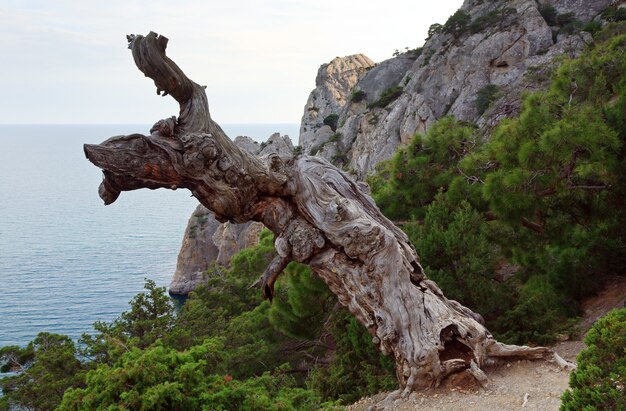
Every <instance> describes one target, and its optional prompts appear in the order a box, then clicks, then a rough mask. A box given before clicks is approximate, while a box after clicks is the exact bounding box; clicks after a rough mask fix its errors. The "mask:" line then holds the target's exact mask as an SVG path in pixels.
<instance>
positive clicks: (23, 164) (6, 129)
mask: <svg viewBox="0 0 626 411" xmlns="http://www.w3.org/2000/svg"><path fill="white" fill-rule="evenodd" d="M149 128H150V125H137V124H134V125H129V124H124V125H0V144H1V145H0V285H1V288H0V347H1V346H6V345H19V346H25V345H26V344H28V342H29V341H31V340H32V339H33V338H35V337H36V336H37V334H38V333H39V332H42V331H47V332H51V333H59V334H65V335H68V336H70V337H72V338H74V339H78V338H79V337H80V336H81V335H82V334H83V333H89V332H92V331H93V328H92V324H93V323H94V322H95V321H111V320H113V319H115V318H116V317H118V316H119V315H120V314H121V313H122V312H123V311H125V310H127V309H128V308H129V305H128V303H129V301H130V300H131V299H132V298H133V296H134V295H136V294H137V293H138V292H141V291H142V290H143V286H144V283H145V279H151V280H154V281H155V282H156V284H157V285H159V286H167V285H169V283H170V281H171V278H172V275H173V273H174V270H175V267H176V259H177V256H178V251H179V249H180V246H181V242H182V238H183V233H184V231H185V227H186V225H187V220H188V218H189V216H190V215H191V213H192V212H193V210H194V209H195V207H196V206H197V204H198V202H197V200H196V199H195V198H193V197H191V195H190V192H189V191H188V190H176V191H172V190H165V189H159V190H147V189H143V190H136V191H131V192H122V194H121V195H120V197H119V198H118V199H117V201H116V202H115V203H113V204H111V205H109V206H104V204H103V203H102V200H100V198H99V197H98V185H99V184H100V182H101V180H102V174H101V171H100V170H99V169H98V168H97V167H95V166H94V165H92V164H91V163H89V162H88V161H87V160H86V158H85V155H84V153H83V144H85V143H100V142H102V141H103V140H105V139H107V138H109V137H111V136H116V135H121V134H132V133H142V134H148V130H149ZM222 128H223V129H224V131H225V132H226V133H227V134H228V135H229V136H230V137H231V138H234V137H235V136H238V135H247V136H249V137H252V138H253V139H255V140H257V141H265V140H266V139H267V138H268V137H269V136H270V135H271V134H273V133H274V132H279V133H281V134H282V135H284V134H287V135H289V136H290V137H291V138H292V141H293V142H294V145H295V144H297V139H298V129H299V125H298V124H222Z"/></svg>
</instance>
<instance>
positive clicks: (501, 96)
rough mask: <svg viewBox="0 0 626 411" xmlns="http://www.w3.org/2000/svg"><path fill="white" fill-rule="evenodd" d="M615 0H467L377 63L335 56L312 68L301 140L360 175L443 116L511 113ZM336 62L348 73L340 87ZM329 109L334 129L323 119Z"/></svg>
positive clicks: (492, 118)
mask: <svg viewBox="0 0 626 411" xmlns="http://www.w3.org/2000/svg"><path fill="white" fill-rule="evenodd" d="M613 3H617V2H613V1H611V0H591V1H582V0H556V1H553V2H552V3H548V2H545V1H535V0H512V1H504V0H501V1H485V0H466V1H465V3H464V4H463V6H462V8H461V9H460V10H459V11H458V12H457V13H456V14H455V15H453V16H451V18H450V20H448V22H446V23H445V24H442V25H437V24H435V25H433V26H431V28H430V32H429V34H430V37H429V38H428V39H427V40H426V42H425V44H424V45H423V47H420V48H417V49H415V50H408V51H407V52H405V53H403V54H400V55H398V56H396V57H394V58H391V59H389V60H386V61H383V62H382V63H379V64H375V65H372V64H370V63H369V60H368V59H367V58H366V57H364V56H362V55H359V56H358V58H355V56H349V57H346V58H344V59H339V58H336V59H334V60H333V61H331V62H330V63H329V64H327V65H323V66H322V67H321V68H320V70H319V72H318V77H317V82H316V83H317V87H316V89H315V90H313V91H312V93H311V96H310V97H309V100H308V102H307V105H306V106H305V109H304V115H303V117H302V130H301V134H300V141H299V144H300V145H301V146H302V147H303V148H304V150H305V153H306V154H314V155H320V156H322V157H325V158H327V159H328V160H330V161H331V162H334V163H335V164H336V165H338V166H343V167H344V168H347V169H349V170H351V171H352V172H353V173H354V174H355V175H356V177H357V178H363V177H365V175H367V173H369V172H371V171H372V170H373V168H374V166H375V165H376V164H377V163H378V162H380V161H381V160H384V159H387V158H389V157H390V156H391V155H392V154H393V153H394V152H395V150H396V149H397V147H398V146H399V145H400V144H405V143H407V142H408V141H409V140H410V139H411V138H412V137H413V135H414V134H415V133H416V132H425V131H426V130H427V129H428V128H429V127H430V126H431V125H432V124H433V123H434V122H435V121H436V120H437V119H438V118H441V117H442V116H445V115H452V116H454V117H456V118H457V119H459V120H462V121H467V122H472V123H476V124H478V125H479V126H482V127H486V128H488V127H489V126H490V125H493V124H494V123H495V122H497V121H499V120H501V119H502V117H505V116H511V115H514V114H515V113H516V112H517V110H518V108H519V100H520V95H521V93H522V92H524V91H528V90H529V89H530V90H532V89H534V88H540V87H542V86H544V84H542V81H545V79H547V75H546V74H547V73H548V72H549V71H550V70H551V66H552V65H553V64H554V61H555V58H556V57H559V56H575V55H577V54H578V53H579V52H580V51H581V50H582V49H583V48H584V47H585V45H586V44H588V43H589V42H591V41H592V39H591V35H590V34H589V33H587V32H585V31H583V30H582V27H583V26H584V24H585V23H586V22H588V21H589V20H591V19H593V18H596V17H597V16H598V14H599V13H600V11H601V10H602V9H603V8H605V7H607V6H608V5H611V4H613ZM340 70H345V73H346V76H345V77H346V78H347V80H346V81H345V82H344V83H343V84H342V86H341V87H337V83H338V81H337V80H336V79H337V77H344V76H342V74H341V72H340ZM355 73H362V74H360V75H359V76H358V79H356V81H355V79H354V75H355ZM350 86H352V87H351V88H350ZM341 102H345V103H344V104H343V105H342V104H341ZM333 115H334V116H335V117H336V119H337V120H336V127H335V128H334V129H332V128H331V127H330V126H329V125H328V124H325V123H328V122H329V121H326V122H325V121H324V120H325V119H329V116H333Z"/></svg>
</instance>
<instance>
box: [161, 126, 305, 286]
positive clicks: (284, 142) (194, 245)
mask: <svg viewBox="0 0 626 411" xmlns="http://www.w3.org/2000/svg"><path fill="white" fill-rule="evenodd" d="M234 142H235V144H237V145H238V146H239V147H241V148H243V149H245V150H247V151H249V152H251V153H253V154H256V155H259V156H267V155H269V154H272V153H276V154H278V155H279V156H281V157H291V156H293V151H294V147H293V144H292V143H291V140H290V139H289V137H288V136H281V135H280V134H278V133H274V134H272V135H271V136H270V138H269V139H268V140H267V141H266V142H265V143H262V144H259V143H258V142H256V141H254V140H252V139H251V138H250V137H246V136H238V137H237V138H235V140H234ZM262 229H263V224H261V223H256V222H248V223H244V224H231V223H224V224H222V223H219V222H218V221H217V220H216V219H215V217H214V215H213V213H212V212H211V211H209V210H208V209H207V208H206V207H204V206H203V205H201V204H200V205H198V207H197V208H196V209H195V211H194V212H193V214H192V215H191V217H190V218H189V222H188V223H187V229H186V230H185V234H184V236H183V244H182V246H181V249H180V252H179V253H178V261H177V263H176V271H175V272H174V277H173V278H172V282H171V283H170V286H169V292H170V293H171V294H176V295H187V294H189V293H190V292H191V291H193V290H194V289H195V288H196V287H197V286H198V285H199V284H202V283H205V282H206V281H207V278H205V277H204V272H205V271H206V270H207V269H208V268H209V267H210V266H211V265H213V264H217V265H221V266H225V267H227V266H228V265H229V263H230V258H231V257H232V256H233V255H234V254H235V253H236V252H238V251H239V250H242V249H244V248H247V247H251V246H253V245H256V244H257V243H258V241H259V233H260V232H261V230H262Z"/></svg>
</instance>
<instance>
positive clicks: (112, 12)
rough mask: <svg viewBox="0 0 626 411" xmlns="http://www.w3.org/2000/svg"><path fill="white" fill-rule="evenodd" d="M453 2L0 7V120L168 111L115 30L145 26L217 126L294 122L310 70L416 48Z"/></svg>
mask: <svg viewBox="0 0 626 411" xmlns="http://www.w3.org/2000/svg"><path fill="white" fill-rule="evenodd" d="M461 4H462V0H436V1H418V0H412V1H411V0H373V1H367V0H256V1H254V0H230V1H229V0H222V1H215V0H204V1H202V0H178V1H164V0H150V1H136V0H101V1H98V2H95V1H87V0H79V1H74V0H54V1H50V0H21V1H19V0H2V2H0V56H1V60H0V89H1V90H2V97H1V98H0V123H5V124H6V123H97V124H99V123H142V124H152V123H153V122H155V121H156V120H158V119H160V118H164V117H168V116H170V115H177V114H178V106H177V103H176V102H175V101H174V100H173V99H172V98H171V97H166V98H162V97H159V96H157V95H156V94H155V87H154V85H153V83H152V81H151V80H149V79H146V78H144V77H143V74H141V73H140V72H139V70H137V68H136V67H135V65H134V63H133V59H132V56H131V54H130V50H128V49H127V48H126V37H125V35H126V34H129V33H137V34H147V33H148V32H149V31H151V30H152V31H155V32H157V33H159V34H163V35H165V36H166V37H168V38H169V39H170V42H169V44H168V49H167V54H168V56H170V57H171V58H172V59H173V60H174V61H176V63H177V64H178V65H179V66H180V67H181V68H182V69H183V71H185V73H186V74H187V75H188V76H189V77H190V78H191V79H192V80H194V81H196V82H197V83H199V84H203V85H207V94H208V97H209V104H210V108H211V114H212V116H213V118H214V119H215V120H216V121H218V122H221V123H299V122H300V117H301V116H302V111H303V107H304V104H305V103H306V99H307V97H308V95H309V93H310V91H311V90H312V89H313V88H314V87H315V75H316V73H317V69H318V68H319V66H320V65H321V64H323V63H326V62H328V61H330V60H332V59H333V58H334V57H336V56H345V55H350V54H356V53H363V54H365V55H367V56H368V57H370V58H371V59H373V60H374V61H377V62H380V61H383V60H385V59H387V58H390V57H391V56H392V53H393V52H394V50H395V49H403V48H404V47H407V46H408V47H410V48H414V47H418V46H421V45H422V44H423V42H424V39H425V37H426V32H427V30H428V27H429V26H430V25H431V24H432V23H444V22H445V21H446V19H447V18H448V17H449V16H450V15H451V14H452V13H454V11H456V10H457V9H458V8H459V7H460V6H461Z"/></svg>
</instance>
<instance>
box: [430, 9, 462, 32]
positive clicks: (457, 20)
mask: <svg viewBox="0 0 626 411" xmlns="http://www.w3.org/2000/svg"><path fill="white" fill-rule="evenodd" d="M471 20H472V18H471V16H470V15H469V14H467V13H466V12H464V11H463V10H461V9H459V10H457V11H456V12H455V13H454V14H453V15H452V16H450V17H449V18H448V20H447V21H446V23H445V24H444V25H443V28H442V31H443V32H444V33H448V34H452V35H454V37H458V36H460V35H461V34H463V33H464V32H465V31H466V30H467V28H468V25H469V24H470V21H471ZM431 27H432V26H431Z"/></svg>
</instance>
